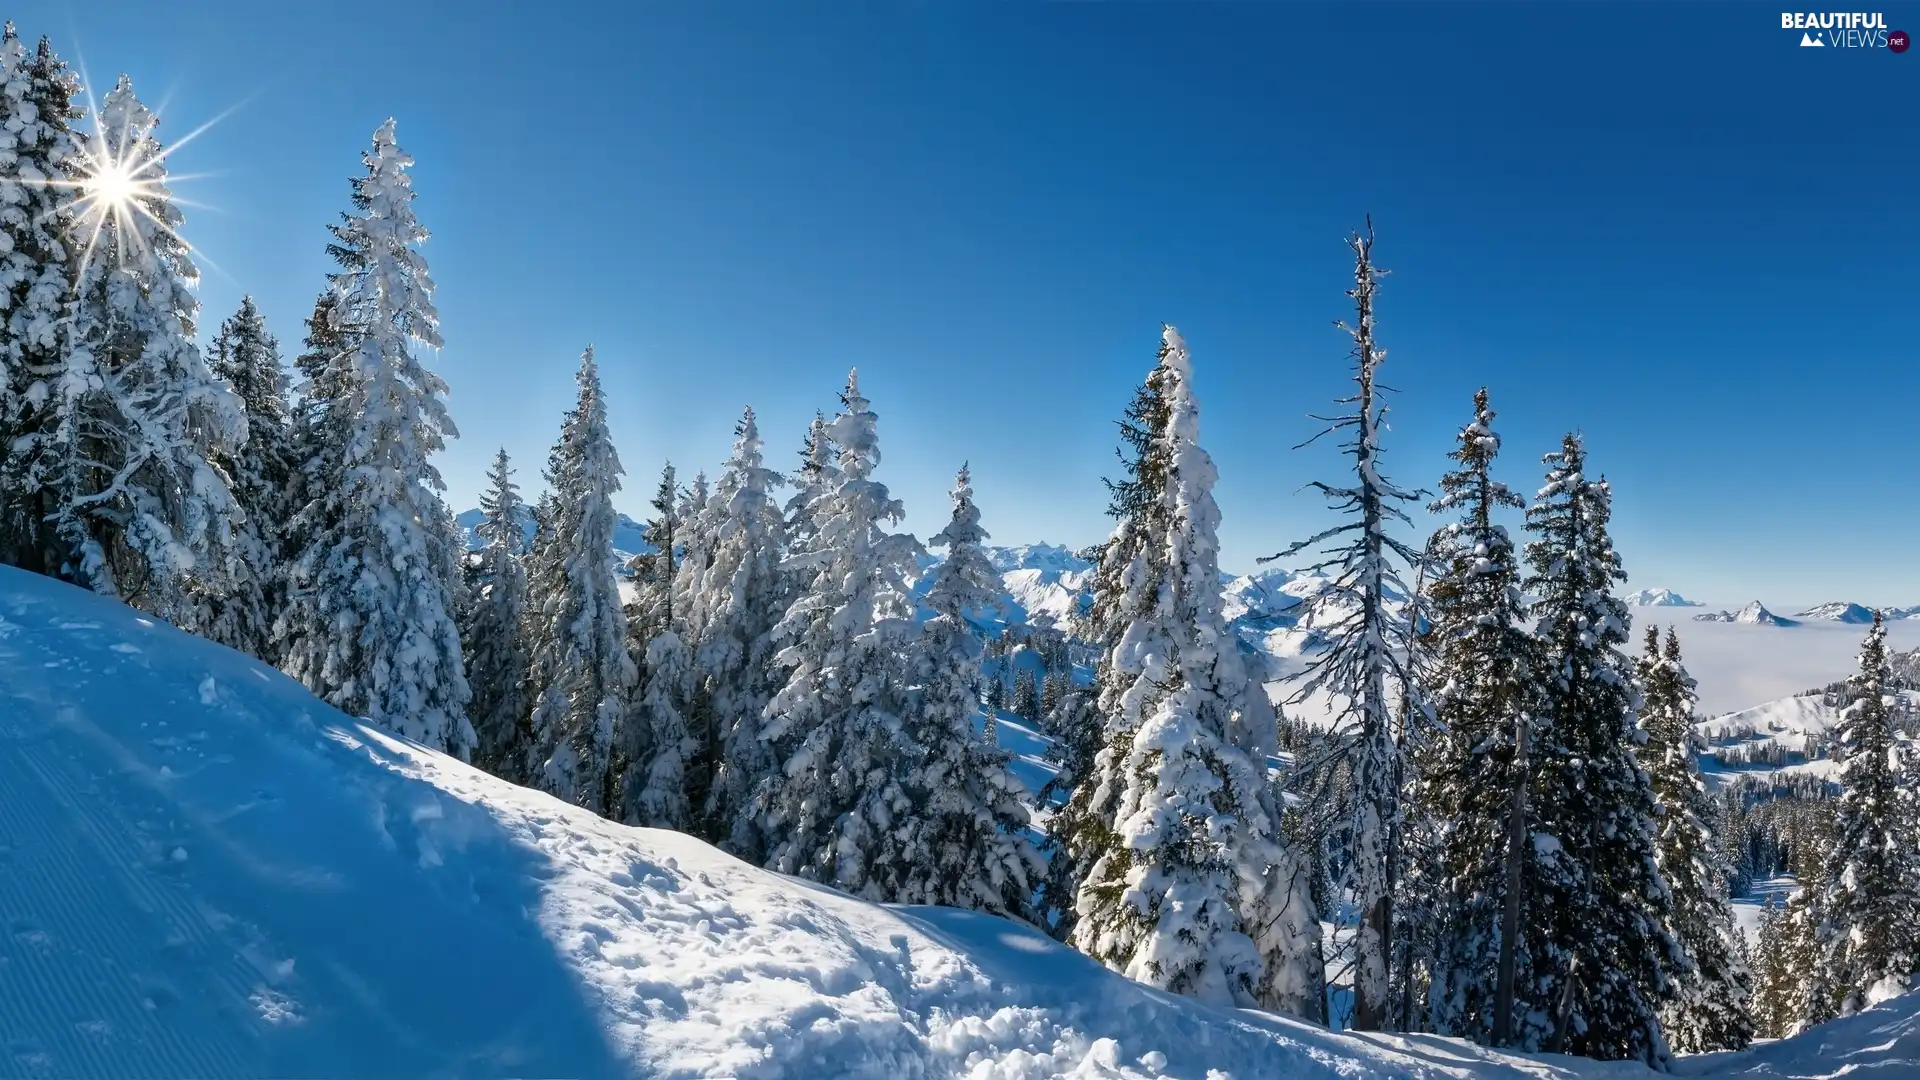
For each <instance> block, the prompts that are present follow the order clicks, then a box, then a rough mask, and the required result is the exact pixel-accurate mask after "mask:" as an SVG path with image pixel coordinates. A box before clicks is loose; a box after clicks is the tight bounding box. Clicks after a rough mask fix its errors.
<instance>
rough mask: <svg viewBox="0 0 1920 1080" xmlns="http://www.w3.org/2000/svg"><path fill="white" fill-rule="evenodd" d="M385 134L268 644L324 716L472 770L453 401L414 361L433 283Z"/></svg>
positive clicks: (336, 320)
mask: <svg viewBox="0 0 1920 1080" xmlns="http://www.w3.org/2000/svg"><path fill="white" fill-rule="evenodd" d="M393 128H394V125H393V121H392V120H388V121H387V122H386V123H384V124H382V125H381V126H380V127H379V129H378V130H376V131H375V132H374V135H373V148H372V149H371V150H369V151H368V152H366V153H365V154H364V155H363V160H364V161H365V163H366V170H367V171H366V174H365V175H364V176H360V177H357V178H355V180H354V181H353V188H354V190H353V204H354V209H355V212H354V213H350V214H347V215H344V217H343V219H342V221H341V222H340V223H339V224H337V225H334V226H332V230H333V235H334V244H333V245H332V248H331V250H332V252H333V256H334V259H335V261H336V262H337V263H339V265H340V267H341V270H340V272H339V273H337V274H336V275H334V288H335V290H336V294H337V295H336V297H335V301H334V302H333V303H332V304H331V305H330V306H329V308H328V312H327V314H328V318H329V319H330V325H331V333H330V335H329V338H330V340H331V341H332V342H333V343H335V344H336V345H337V346H338V347H339V349H340V351H338V352H335V353H333V354H332V355H331V356H329V357H328V358H327V359H326V360H325V362H324V366H323V367H321V368H320V369H319V370H318V371H317V372H315V373H314V374H312V375H310V376H309V378H308V380H307V383H306V388H305V392H306V393H308V394H310V395H313V400H312V401H311V402H310V403H307V405H306V406H305V407H306V408H307V409H310V410H312V411H313V412H317V413H318V414H319V415H318V416H317V417H315V418H313V419H312V420H311V421H310V426H309V428H308V431H307V433H306V437H305V438H303V440H302V443H301V446H302V448H303V449H312V448H315V447H316V445H318V444H317V443H316V442H315V441H314V440H315V438H316V437H317V438H318V439H320V440H326V439H338V440H339V441H338V442H337V443H333V444H331V445H329V446H328V448H327V449H326V450H325V451H323V453H322V456H321V457H319V458H317V459H314V460H308V461H303V462H302V463H301V469H302V472H303V474H304V477H305V483H306V485H307V487H306V494H307V497H308V500H309V501H308V503H307V505H306V506H305V507H303V508H302V509H301V510H300V511H299V512H297V513H296V514H295V516H294V522H293V525H292V530H293V533H294V535H295V536H296V537H297V539H298V542H299V544H300V553H299V555H298V557H297V559H296V561H295V562H294V565H293V567H292V573H291V584H290V592H291V597H290V600H289V605H288V610H287V611H286V613H285V614H284V615H283V616H282V620H281V623H280V624H279V625H278V626H277V627H276V633H277V635H278V637H279V638H280V640H281V641H282V642H283V643H284V644H285V645H286V652H285V655H284V657H283V659H282V663H283V664H284V666H285V668H286V671H287V673H288V674H290V675H292V676H293V677H295V678H297V679H299V680H301V681H302V682H304V683H305V684H306V685H307V687H308V689H310V690H312V691H313V692H314V693H315V694H316V695H318V696H319V697H321V698H322V699H324V700H325V701H327V702H328V703H329V704H331V705H333V706H334V707H336V708H338V709H341V710H342V711H344V712H347V713H350V714H352V715H357V716H364V717H367V718H368V719H370V720H372V721H373V722H375V723H377V724H381V725H383V726H386V727H388V728H390V729H392V730H394V731H396V732H399V733H400V734H402V735H404V736H406V737H408V738H411V739H413V740H415V741H417V742H420V743H424V744H425V745H428V746H431V747H434V748H435V749H444V750H446V751H447V752H448V753H451V754H454V755H455V756H457V757H460V758H462V759H466V758H467V757H469V756H470V754H471V752H472V747H473V741H474V735H473V726H472V725H471V724H470V723H468V721H467V716H466V707H467V702H468V700H469V698H470V696H471V694H470V691H469V690H468V687H467V679H466V670H465V664H464V661H463V659H462V657H461V653H460V632H459V628H458V627H457V626H456V625H455V623H454V619H453V613H454V610H455V604H454V598H453V594H452V589H453V581H452V577H453V568H452V566H451V565H450V560H449V558H448V552H447V550H446V545H447V538H448V535H449V526H448V514H447V509H446V505H445V503H444V502H442V500H441V493H442V492H443V491H444V490H445V485H444V484H443V483H442V482H441V479H440V471H439V469H437V468H436V467H435V466H434V464H433V462H432V456H433V455H434V454H436V453H438V452H439V451H440V450H441V449H443V448H444V446H445V444H446V440H447V439H449V438H453V437H457V435H458V432H457V431H456V430H455V428H454V426H453V421H452V419H451V418H450V417H449V416H448V415H447V408H446V403H445V400H444V398H445V396H446V393H447V385H446V383H445V381H443V380H442V379H441V378H440V377H439V376H438V375H435V374H434V373H433V372H432V371H430V370H428V369H427V367H426V365H425V364H424V363H422V362H421V359H420V357H419V355H418V354H417V352H416V348H417V347H425V348H435V349H437V348H439V347H440V345H441V340H440V332H439V316H438V313H437V312H435V310H434V307H433V303H432V301H431V299H430V297H431V295H432V293H433V281H432V279H431V278H430V277H428V273H427V263H426V259H425V258H424V257H423V256H422V255H421V254H420V253H419V251H417V250H416V249H415V245H417V244H419V243H421V242H423V241H425V240H426V239H427V230H426V229H425V228H423V227H422V226H421V224H420V222H419V220H418V219H417V218H416V217H415V216H414V213H413V186H412V180H411V179H410V177H409V176H408V173H407V169H408V167H409V166H411V165H412V164H413V158H412V156H411V155H409V154H408V153H407V152H406V151H405V150H402V149H401V148H400V146H399V144H398V143H396V142H395V141H394V134H393Z"/></svg>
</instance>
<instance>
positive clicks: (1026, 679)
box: [1013, 667, 1040, 725]
mask: <svg viewBox="0 0 1920 1080" xmlns="http://www.w3.org/2000/svg"><path fill="white" fill-rule="evenodd" d="M1013 715H1015V716H1017V717H1019V718H1020V719H1022V720H1025V721H1026V722H1027V723H1029V724H1036V725H1037V724H1038V723H1039V722H1040V683H1039V680H1037V679H1035V678H1034V675H1033V669H1032V668H1025V667H1023V668H1021V669H1019V670H1018V671H1016V672H1014V675H1013Z"/></svg>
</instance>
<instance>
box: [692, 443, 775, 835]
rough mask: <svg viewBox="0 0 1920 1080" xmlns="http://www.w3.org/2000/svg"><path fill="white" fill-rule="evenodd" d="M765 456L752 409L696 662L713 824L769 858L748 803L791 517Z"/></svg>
mask: <svg viewBox="0 0 1920 1080" xmlns="http://www.w3.org/2000/svg"><path fill="white" fill-rule="evenodd" d="M762 453H763V451H762V446H761V441H760V428H759V425H758V424H757V423H756V422H755V420H754V415H753V410H752V409H748V410H747V411H746V412H745V414H744V415H742V416H741V418H740V423H739V425H738V426H737V427H735V428H734V442H733V455H732V456H731V457H730V458H728V459H727V465H726V469H725V471H723V472H722V473H721V474H720V480H719V483H718V484H717V485H716V486H715V488H714V503H715V506H716V508H717V509H716V514H715V528H714V535H713V557H712V563H711V565H710V566H709V568H708V573H707V577H706V580H705V582H704V583H703V585H702V587H701V589H700V591H699V593H698V595H697V596H696V597H695V600H694V607H695V610H696V611H697V613H698V614H697V621H698V623H699V625H700V627H701V631H700V635H699V637H698V638H697V639H696V640H695V641H694V642H693V649H694V665H695V668H696V669H697V670H698V672H699V677H700V679H701V680H702V684H703V688H704V690H705V697H706V700H707V701H708V702H709V712H708V715H710V716H711V717H712V718H713V720H714V729H713V731H712V733H711V734H710V736H709V741H710V743H711V745H712V746H713V747H714V753H713V754H712V756H711V758H710V762H711V767H712V769H713V773H712V775H711V776H710V777H709V778H708V779H707V782H706V784H705V787H706V791H707V801H706V805H705V807H704V808H703V815H704V817H705V820H706V822H707V826H706V830H705V831H706V834H707V835H708V837H709V838H710V839H712V840H714V841H716V842H718V843H719V844H720V845H721V846H722V847H725V848H727V849H728V850H729V851H731V852H733V854H735V855H738V856H739V857H741V858H743V859H746V860H748V861H750V862H758V861H760V859H761V857H762V855H763V853H762V852H760V851H758V850H756V835H757V834H756V831H755V830H754V829H753V828H752V827H751V821H750V817H749V815H748V813H747V806H748V799H749V796H750V795H751V793H752V791H753V789H754V788H755V787H756V786H758V784H759V783H760V781H761V778H763V777H764V776H766V774H767V771H768V769H769V768H770V763H769V760H768V757H767V753H766V746H765V744H764V743H762V742H761V741H760V718H761V714H762V713H763V712H764V711H765V710H766V707H767V701H768V699H769V698H770V697H772V694H773V687H772V685H771V684H770V682H769V668H770V666H771V664H772V662H773V655H774V641H773V628H774V625H775V623H776V622H778V620H779V618H780V607H779V604H780V600H781V596H782V582H781V575H780V554H781V549H782V548H783V547H784V545H785V542H786V523H785V521H784V519H783V518H782V517H781V513H780V508H779V505H778V504H777V503H775V502H774V499H773V492H774V490H775V489H776V488H778V487H779V486H780V485H781V483H782V480H781V477H780V474H779V473H776V472H774V471H773V470H771V469H769V468H767V467H766V466H765V464H764V463H763V457H762Z"/></svg>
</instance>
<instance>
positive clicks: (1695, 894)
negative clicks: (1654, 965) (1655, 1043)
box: [1640, 626, 1753, 1054]
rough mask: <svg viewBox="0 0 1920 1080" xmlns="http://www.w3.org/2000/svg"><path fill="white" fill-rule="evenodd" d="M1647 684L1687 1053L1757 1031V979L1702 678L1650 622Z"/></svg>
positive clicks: (1671, 1030) (1742, 1040) (1746, 1039)
mask: <svg viewBox="0 0 1920 1080" xmlns="http://www.w3.org/2000/svg"><path fill="white" fill-rule="evenodd" d="M1640 684H1641V687H1642V693H1643V695H1644V697H1645V703H1644V705H1643V706H1642V710H1641V724H1642V727H1643V728H1644V729H1645V731H1646V734H1647V747H1646V753H1645V761H1646V764H1647V767H1648V772H1649V773H1650V774H1651V779H1652V783H1653V794H1654V799H1655V800H1656V801H1657V802H1658V804H1659V807H1660V818H1659V832H1658V834H1657V835H1656V838H1655V851H1656V853H1657V855H1658V858H1659V864H1660V873H1661V876H1662V877H1664V878H1665V879H1666V882H1667V887H1668V890H1669V891H1670V892H1671V894H1672V896H1673V931H1674V936H1675V937H1677V938H1678V939H1679V942H1680V946H1681V948H1682V949H1684V950H1685V951H1686V955H1687V958H1688V959H1689V960H1690V961H1691V964H1690V966H1689V967H1688V968H1687V969H1685V970H1682V971H1679V972H1676V973H1675V974H1676V976H1677V978H1678V982H1679V986H1678V987H1677V988H1676V989H1677V992H1676V993H1675V995H1674V996H1673V998H1672V999H1671V1000H1669V1001H1668V1002H1667V1005H1666V1007H1665V1009H1663V1010H1662V1012H1661V1026H1662V1028H1663V1030H1664V1031H1665V1033H1666V1037H1667V1042H1668V1043H1669V1044H1670V1045H1671V1046H1672V1047H1673V1048H1674V1049H1675V1050H1678V1051H1680V1052H1682V1053H1687V1054H1699V1053H1705V1052H1707V1051H1710V1050H1738V1049H1739V1048H1741V1047H1743V1046H1745V1045H1747V1044H1748V1043H1750V1042H1752V1041H1753V1014H1752V1011H1751V998H1752V994H1753V980H1752V976H1751V974H1750V973H1749V972H1748V971H1747V967H1746V964H1745V963H1744V962H1743V961H1742V959H1741V957H1740V955H1739V952H1738V951H1737V941H1736V935H1737V934H1739V930H1738V929H1736V928H1735V926H1734V922H1733V910H1732V908H1731V907H1730V906H1729V905H1728V903H1727V901H1726V898H1725V896H1723V895H1722V893H1721V891H1720V890H1721V887H1722V885H1723V883H1724V882H1725V880H1726V870H1725V866H1724V862H1725V860H1724V858H1723V856H1722V854H1721V851H1720V848H1719V845H1718V844H1717V842H1716V841H1715V838H1714V835H1713V832H1712V830H1711V828H1709V826H1708V824H1707V823H1708V822H1709V821H1710V820H1711V819H1712V816H1713V804H1712V800H1710V799H1709V798H1708V796H1707V789H1706V783H1705V781H1704V780H1702V779H1701V776H1700V766H1699V765H1698V764H1697V762H1696V760H1695V754H1696V752H1697V751H1698V750H1699V749H1700V747H1699V746H1698V745H1697V740H1696V738H1695V736H1694V733H1693V723H1694V719H1695V718H1694V702H1695V701H1696V700H1697V698H1696V697H1695V695H1694V681H1693V678H1692V677H1691V676H1690V675H1688V674H1687V670H1686V668H1685V667H1683V666H1682V665H1681V663H1680V639H1679V638H1678V637H1677V636H1675V634H1674V632H1673V631H1672V630H1671V629H1669V630H1668V631H1667V640H1666V647H1665V649H1664V650H1663V649H1662V648H1661V645H1660V636H1659V632H1658V630H1657V629H1656V628H1654V627H1651V626H1649V627H1647V642H1646V647H1645V649H1644V650H1643V651H1642V653H1641V661H1640Z"/></svg>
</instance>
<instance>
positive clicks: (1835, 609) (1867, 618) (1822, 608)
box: [1794, 603, 1873, 625]
mask: <svg viewBox="0 0 1920 1080" xmlns="http://www.w3.org/2000/svg"><path fill="white" fill-rule="evenodd" d="M1794 618H1796V619H1824V620H1826V621H1828V622H1843V623H1853V624H1855V625H1865V624H1867V623H1871V622H1872V621H1873V611H1872V609H1870V608H1864V607H1861V606H1860V605H1859V604H1850V603H1833V604H1818V605H1815V606H1814V607H1810V608H1808V609H1807V610H1805V611H1803V612H1801V613H1800V614H1798V615H1796V616H1794Z"/></svg>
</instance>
